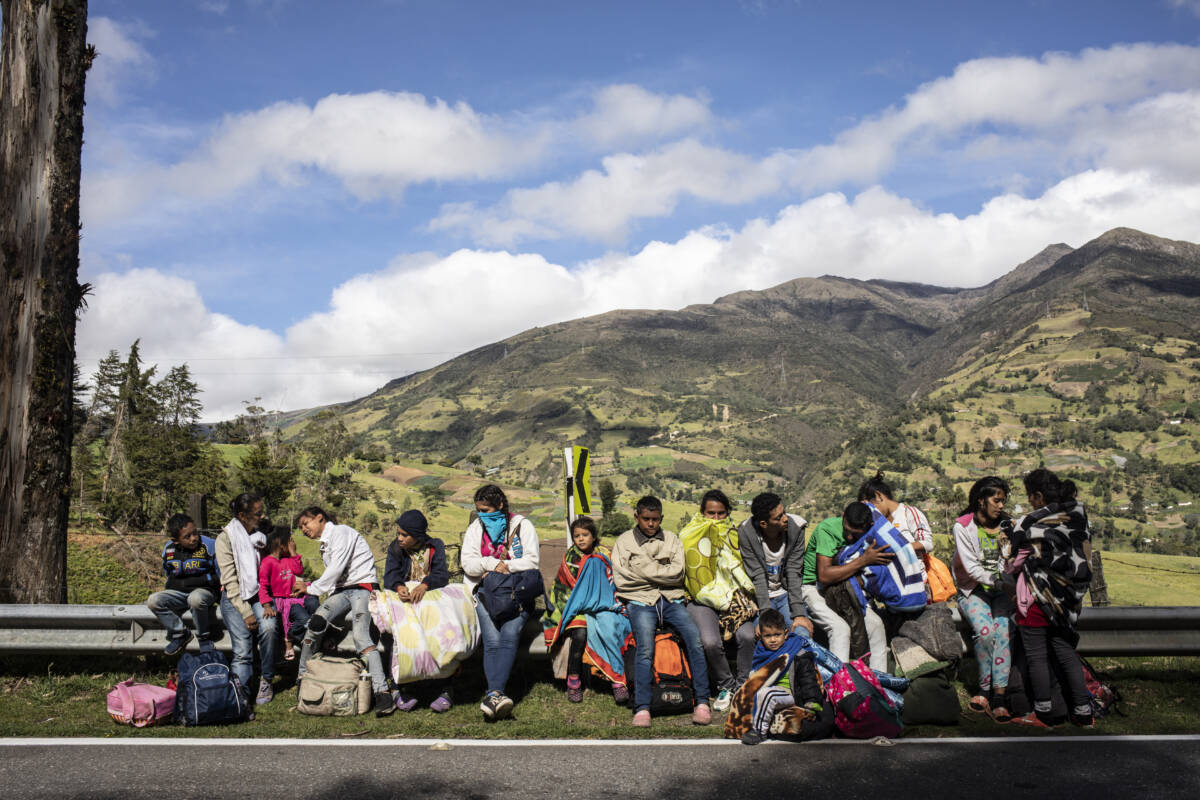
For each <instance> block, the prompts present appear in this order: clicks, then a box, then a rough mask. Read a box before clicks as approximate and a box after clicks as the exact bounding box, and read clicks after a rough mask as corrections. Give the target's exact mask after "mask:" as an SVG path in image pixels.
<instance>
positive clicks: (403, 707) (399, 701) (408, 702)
mask: <svg viewBox="0 0 1200 800" xmlns="http://www.w3.org/2000/svg"><path fill="white" fill-rule="evenodd" d="M395 706H396V710H397V711H412V710H413V709H414V708H416V707H417V698H415V697H407V696H405V695H404V693H403V692H396V702H395Z"/></svg>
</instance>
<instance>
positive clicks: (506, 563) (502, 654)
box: [462, 483, 539, 720]
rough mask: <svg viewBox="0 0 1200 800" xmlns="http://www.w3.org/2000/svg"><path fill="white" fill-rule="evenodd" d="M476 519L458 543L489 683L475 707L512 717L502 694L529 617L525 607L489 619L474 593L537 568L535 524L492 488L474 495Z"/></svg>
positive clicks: (530, 609) (529, 608) (491, 715)
mask: <svg viewBox="0 0 1200 800" xmlns="http://www.w3.org/2000/svg"><path fill="white" fill-rule="evenodd" d="M475 510H476V512H478V517H477V518H476V519H475V521H473V522H472V523H471V524H470V525H468V526H467V530H466V532H465V533H464V534H463V541H462V568H463V573H464V578H463V583H464V584H465V585H466V587H467V591H470V592H475V594H476V598H475V611H476V613H477V614H478V616H479V633H480V637H481V638H482V639H483V674H484V677H485V678H486V679H487V694H486V695H485V696H484V698H483V703H482V704H480V706H479V708H480V710H481V711H483V717H484V719H487V720H498V719H504V718H505V717H507V716H509V715H510V714H512V708H513V701H512V699H511V698H510V697H508V695H506V694H505V693H504V690H505V689H506V688H507V685H508V676H509V674H510V673H511V672H512V667H513V662H514V661H516V658H517V645H518V643H519V642H520V640H521V631H522V629H523V628H524V627H525V623H526V622H528V621H529V618H530V616H532V614H533V605H532V604H529V605H527V606H526V607H524V608H522V609H521V610H520V612H519V613H518V614H517V615H516V616H514V617H512V618H511V619H507V620H501V621H499V622H498V621H497V620H493V619H492V617H491V615H490V614H489V613H488V610H487V606H486V605H485V604H484V603H483V601H482V600H481V599H480V598H479V596H478V588H479V586H480V584H481V583H483V581H484V579H485V578H486V577H487V576H488V575H489V574H491V573H498V574H500V575H508V574H512V573H514V572H522V571H525V570H536V569H537V568H538V554H539V545H538V536H537V531H536V530H535V529H534V527H533V523H532V522H530V521H529V520H527V519H525V518H524V517H522V516H521V515H520V514H514V513H512V512H511V511H510V510H509V507H508V497H507V496H505V494H504V490H503V489H501V488H500V487H499V486H496V485H495V484H490V483H489V484H487V485H485V486H481V487H479V489H478V490H477V491H476V492H475Z"/></svg>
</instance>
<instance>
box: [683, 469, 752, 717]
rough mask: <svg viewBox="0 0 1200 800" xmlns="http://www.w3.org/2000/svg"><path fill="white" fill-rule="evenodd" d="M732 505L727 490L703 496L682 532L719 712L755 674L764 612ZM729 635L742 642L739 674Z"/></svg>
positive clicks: (688, 581)
mask: <svg viewBox="0 0 1200 800" xmlns="http://www.w3.org/2000/svg"><path fill="white" fill-rule="evenodd" d="M731 508H732V504H731V503H730V502H729V498H728V497H726V496H725V493H724V492H722V491H721V490H720V489H711V490H709V491H708V492H707V493H705V495H704V497H703V498H702V499H701V500H700V511H699V513H697V514H696V516H695V517H693V518H692V521H691V522H689V523H688V524H687V525H685V526H684V528H683V530H681V531H680V532H679V539H680V541H681V542H682V543H683V550H684V562H685V570H686V572H685V575H684V586H685V587H686V588H687V590H688V595H689V597H690V600H689V602H688V605H687V611H688V614H689V615H690V616H691V618H692V621H693V622H694V623H696V628H697V629H698V630H699V631H700V644H701V645H702V646H703V647H704V659H705V662H706V663H707V664H708V674H709V675H710V676H712V680H713V681H714V682H715V683H716V686H715V687H714V688H715V689H716V699H715V700H713V704H712V707H713V711H716V712H717V713H721V712H723V711H727V710H728V709H729V703H730V700H731V699H732V697H733V693H734V692H735V691H737V688H738V687H739V686H741V685H742V684H743V683H745V681H746V677H747V676H748V675H749V674H750V662H751V660H752V659H753V657H754V643H755V640H754V622H755V619H756V617H757V614H758V611H759V609H758V606H757V605H756V604H755V602H754V595H753V590H754V584H753V583H752V582H751V580H750V578H749V577H748V576H747V575H746V572H745V569H744V567H743V566H742V554H741V551H740V550H739V548H738V531H737V530H736V529H735V528H734V526H733V523H732V522H731V521H730V519H729V512H730V510H731ZM729 639H734V640H736V642H737V675H734V674H733V672H732V671H731V670H730V669H729V659H728V658H727V657H726V655H725V642H726V641H727V640H729Z"/></svg>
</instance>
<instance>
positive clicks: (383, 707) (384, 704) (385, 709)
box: [375, 692, 416, 717]
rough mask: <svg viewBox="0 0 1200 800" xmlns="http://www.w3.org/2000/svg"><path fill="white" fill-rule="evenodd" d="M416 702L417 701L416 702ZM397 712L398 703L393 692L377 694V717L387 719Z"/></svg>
mask: <svg viewBox="0 0 1200 800" xmlns="http://www.w3.org/2000/svg"><path fill="white" fill-rule="evenodd" d="M414 702H416V701H414ZM395 710H396V701H395V700H394V699H393V698H392V693H391V692H376V693H375V716H377V717H386V716H387V715H389V714H391V713H392V712H393V711H395Z"/></svg>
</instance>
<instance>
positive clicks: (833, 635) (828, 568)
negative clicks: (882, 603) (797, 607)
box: [800, 503, 895, 671]
mask: <svg viewBox="0 0 1200 800" xmlns="http://www.w3.org/2000/svg"><path fill="white" fill-rule="evenodd" d="M871 521H872V520H871V508H870V507H869V506H868V505H867V504H866V503H851V504H850V505H848V506H846V510H845V511H843V512H842V516H840V517H830V518H828V519H824V520H821V522H820V523H819V524H818V525H817V527H816V528H815V529H814V530H813V532H812V536H811V537H809V541H808V548H807V549H806V551H805V553H804V573H803V584H802V586H801V587H800V594H801V596H802V597H803V598H804V604H805V605H806V606H807V607H808V615H809V617H811V618H812V619H813V620H814V621H815V622H816V623H817V624H818V625H820V626H821V627H822V628H823V629H824V630H825V633H826V635H827V636H828V637H829V649H830V651H831V652H832V653H833V654H834V655H835V656H837V657H838V658H840V659H842V660H843V661H846V660H848V659H849V658H850V625H849V623H847V622H846V621H845V620H844V619H842V618H841V617H840V616H839V615H838V614H837V612H836V611H833V610H832V609H830V608H829V606H828V605H826V603H825V598H824V597H822V590H823V589H824V588H825V587H827V586H832V585H834V584H836V583H841V582H842V581H845V580H847V579H849V578H851V577H853V576H854V575H855V574H857V573H858V571H859V570H861V569H862V568H863V567H869V566H873V565H875V564H886V563H887V562H889V561H891V560H892V559H893V558H894V557H895V556H894V555H893V554H892V553H890V552H888V551H887V550H885V549H884V548H882V547H879V546H878V545H872V546H871V547H868V548H867V549H866V550H865V551H864V552H863V554H862V555H861V556H860V557H858V558H856V559H855V560H854V561H852V562H851V563H849V564H843V565H841V566H838V565H837V564H835V563H834V561H833V559H834V556H835V555H836V554H837V551H838V550H839V549H841V548H842V547H844V546H845V545H847V544H850V543H852V542H854V541H855V540H856V539H858V537H859V536H862V535H863V534H864V533H866V532H867V531H868V530H869V529H870V528H871ZM864 616H865V622H866V626H867V638H868V640H869V641H870V643H871V657H870V662H871V663H870V666H871V668H872V669H878V670H883V671H886V670H887V635H886V633H885V632H884V629H883V620H881V619H880V618H879V615H878V614H876V613H875V611H874V610H873V609H871V608H870V607H868V608H867V610H866V614H865V615H864Z"/></svg>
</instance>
